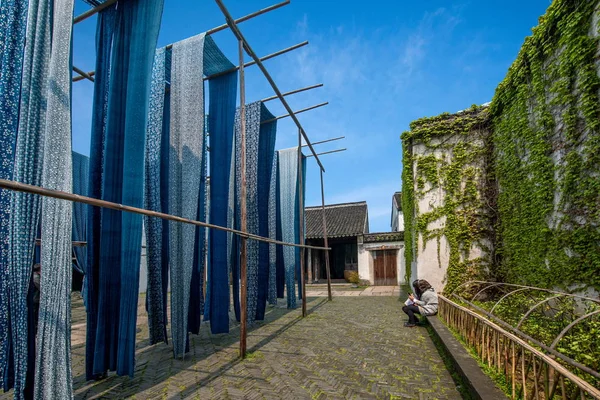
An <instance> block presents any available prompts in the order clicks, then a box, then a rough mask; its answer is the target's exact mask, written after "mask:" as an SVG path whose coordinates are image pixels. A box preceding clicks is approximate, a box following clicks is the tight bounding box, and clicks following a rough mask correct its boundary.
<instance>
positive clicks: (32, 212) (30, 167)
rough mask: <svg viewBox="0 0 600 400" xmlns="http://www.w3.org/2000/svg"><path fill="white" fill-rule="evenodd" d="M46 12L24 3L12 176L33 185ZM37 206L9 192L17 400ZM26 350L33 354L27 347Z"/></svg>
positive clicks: (38, 167)
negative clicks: (23, 41) (23, 44)
mask: <svg viewBox="0 0 600 400" xmlns="http://www.w3.org/2000/svg"><path fill="white" fill-rule="evenodd" d="M51 15H52V2H48V1H40V0H31V1H30V2H29V11H28V16H27V21H28V22H27V39H26V47H25V53H24V63H23V78H22V89H21V106H20V116H19V132H18V135H17V144H16V150H15V164H14V176H13V179H14V180H16V181H18V182H23V183H27V184H30V185H36V186H40V185H41V183H42V174H41V173H42V162H43V143H44V132H45V131H46V113H45V109H46V98H47V95H48V71H49V61H50V50H51V35H52V32H51V27H52V18H51ZM67 101H68V100H67ZM40 206H41V200H40V197H39V196H37V195H33V194H27V193H20V192H13V193H12V198H11V234H10V241H11V242H10V250H9V274H8V279H9V301H10V315H9V318H10V328H11V331H12V332H11V333H12V335H11V336H12V337H11V339H12V340H11V343H12V350H11V351H12V353H13V360H14V394H15V398H17V399H20V398H22V396H23V390H24V389H25V379H26V375H27V372H28V370H29V373H30V374H31V373H32V372H33V368H34V365H29V366H28V365H27V364H28V362H27V354H28V344H27V338H28V334H29V335H31V334H33V331H32V328H33V327H31V326H30V324H28V323H27V314H28V313H27V292H28V290H29V284H30V280H31V272H32V266H33V254H34V247H35V238H36V231H37V227H38V223H39V217H40ZM31 350H32V352H33V349H31ZM32 354H35V353H32Z"/></svg>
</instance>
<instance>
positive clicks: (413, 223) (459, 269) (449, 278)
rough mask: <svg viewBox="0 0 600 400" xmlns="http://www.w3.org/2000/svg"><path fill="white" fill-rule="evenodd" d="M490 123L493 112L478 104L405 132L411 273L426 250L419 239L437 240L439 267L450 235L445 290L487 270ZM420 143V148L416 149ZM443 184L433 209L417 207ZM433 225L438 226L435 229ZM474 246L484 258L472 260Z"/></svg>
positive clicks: (405, 200)
mask: <svg viewBox="0 0 600 400" xmlns="http://www.w3.org/2000/svg"><path fill="white" fill-rule="evenodd" d="M488 125H489V114H488V110H487V109H486V108H484V107H477V106H473V107H472V108H471V109H469V110H465V111H463V112H460V113H457V114H442V115H440V116H437V117H433V118H423V119H420V120H417V121H415V122H413V123H412V124H411V130H410V131H408V132H405V133H403V135H402V139H403V143H404V145H405V151H404V165H405V169H404V173H403V190H402V193H403V207H404V209H405V213H404V223H405V242H406V243H407V245H406V251H405V258H406V265H407V275H408V274H410V271H409V268H408V266H410V265H411V264H410V263H411V262H412V261H413V260H415V259H416V257H417V253H418V252H419V251H422V250H424V248H423V249H419V248H418V247H417V246H416V243H418V242H419V237H420V238H421V239H422V243H423V247H425V246H427V245H429V244H428V242H430V241H432V240H435V241H436V242H437V247H438V248H437V251H438V263H439V264H440V266H441V259H440V242H441V238H442V237H445V239H446V241H447V243H448V248H449V251H450V252H449V262H448V266H447V270H446V271H445V272H446V276H445V279H446V290H449V289H452V288H454V287H456V285H458V284H459V283H461V282H462V281H464V280H466V279H474V278H481V274H480V271H483V270H487V269H488V267H489V264H490V260H491V255H490V252H491V249H490V246H489V244H490V241H489V240H488V236H489V231H490V219H489V217H488V215H487V213H486V212H485V202H484V199H483V198H482V193H484V187H485V172H486V167H485V165H486V159H485V155H486V154H487V151H486V147H485V145H486V143H487V140H486V138H487V136H488V133H489V130H488ZM417 147H419V149H420V150H419V151H415V149H416V148H417ZM438 188H441V189H442V190H441V191H440V193H442V197H443V198H442V199H439V200H438V201H437V202H436V203H437V204H433V203H431V204H430V205H429V206H430V207H431V208H432V209H431V210H428V211H423V210H418V203H419V201H420V200H423V199H425V198H429V197H427V195H428V193H429V192H432V191H436V192H437V189H438ZM415 211H416V212H415ZM433 223H436V225H437V226H438V227H437V228H435V229H433V228H431V225H432V224H433ZM413 241H414V243H413ZM411 244H413V245H412V246H411ZM474 248H476V249H478V250H480V251H481V252H482V253H485V256H484V257H477V258H473V257H472V256H471V253H472V250H473V249H474ZM406 280H407V282H408V281H409V280H410V277H409V276H407V277H406Z"/></svg>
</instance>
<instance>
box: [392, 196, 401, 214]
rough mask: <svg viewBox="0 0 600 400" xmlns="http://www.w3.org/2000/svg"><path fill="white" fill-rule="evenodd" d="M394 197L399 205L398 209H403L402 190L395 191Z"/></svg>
mask: <svg viewBox="0 0 600 400" xmlns="http://www.w3.org/2000/svg"><path fill="white" fill-rule="evenodd" d="M394 198H395V199H396V206H397V207H398V211H402V192H396V193H394Z"/></svg>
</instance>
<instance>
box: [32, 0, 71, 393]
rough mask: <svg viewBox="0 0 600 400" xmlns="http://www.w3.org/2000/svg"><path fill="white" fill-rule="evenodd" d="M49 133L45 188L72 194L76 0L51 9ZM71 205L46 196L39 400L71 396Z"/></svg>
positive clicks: (59, 2) (37, 367) (37, 370)
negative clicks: (72, 83) (72, 97)
mask: <svg viewBox="0 0 600 400" xmlns="http://www.w3.org/2000/svg"><path fill="white" fill-rule="evenodd" d="M52 15H53V21H52V52H51V54H50V65H49V81H48V98H47V106H46V134H45V135H44V147H43V150H44V163H43V164H42V186H43V187H45V188H48V189H54V190H59V191H63V192H67V193H70V192H71V191H72V185H73V183H72V182H73V178H72V169H73V165H72V161H71V68H72V66H71V34H72V30H73V0H55V1H54V9H53V10H52ZM72 214H73V205H72V204H71V202H69V201H66V200H59V199H54V198H51V197H44V198H42V236H41V239H42V250H41V259H42V275H41V282H40V305H39V307H40V309H39V322H38V331H37V337H36V362H35V392H34V397H35V398H37V399H70V398H72V397H73V381H72V372H71V275H72V268H73V267H72V244H71V230H72Z"/></svg>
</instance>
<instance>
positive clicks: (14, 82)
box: [0, 0, 28, 381]
mask: <svg viewBox="0 0 600 400" xmlns="http://www.w3.org/2000/svg"><path fill="white" fill-rule="evenodd" d="M27 5H28V1H27V0H3V1H2V2H0V178H1V179H13V167H14V159H15V145H16V141H17V130H18V127H19V126H18V121H19V100H20V97H21V72H22V69H23V52H24V48H25V29H26V27H27ZM10 199H11V192H10V191H9V190H3V189H0V381H1V380H2V377H3V376H4V374H3V372H4V368H5V365H6V360H7V356H8V355H7V351H8V307H9V306H8V280H7V276H8V265H9V264H8V251H9V232H10Z"/></svg>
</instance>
